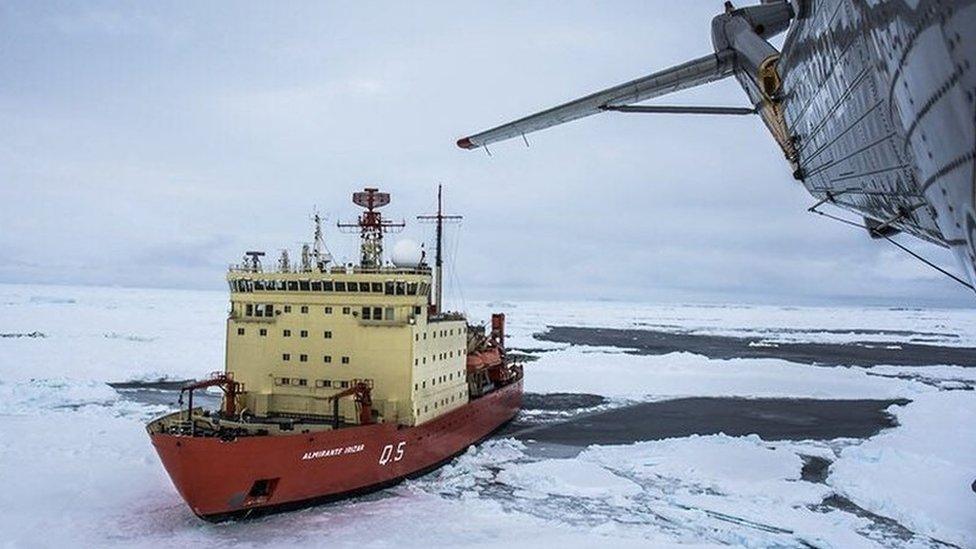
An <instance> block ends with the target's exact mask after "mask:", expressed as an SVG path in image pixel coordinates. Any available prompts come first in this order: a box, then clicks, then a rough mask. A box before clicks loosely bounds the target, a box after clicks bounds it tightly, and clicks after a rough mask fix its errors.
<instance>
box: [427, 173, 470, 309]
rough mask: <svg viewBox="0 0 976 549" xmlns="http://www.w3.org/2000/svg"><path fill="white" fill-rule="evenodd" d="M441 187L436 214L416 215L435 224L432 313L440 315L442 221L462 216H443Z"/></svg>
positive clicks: (442, 266)
mask: <svg viewBox="0 0 976 549" xmlns="http://www.w3.org/2000/svg"><path fill="white" fill-rule="evenodd" d="M442 187H443V185H441V184H438V185H437V213H436V214H434V215H418V216H417V219H421V220H424V221H434V222H435V223H437V249H436V251H435V255H434V273H435V274H434V277H435V279H436V282H437V285H436V286H435V288H436V290H437V291H436V296H437V301H435V302H434V312H435V313H440V312H441V311H442V309H441V306H442V303H443V301H442V300H443V298H444V282H443V280H444V279H443V277H442V274H443V271H444V254H443V247H444V245H443V242H444V221H451V222H453V221H460V220H461V219H462V216H460V215H444V210H443V208H442V203H441V192H442Z"/></svg>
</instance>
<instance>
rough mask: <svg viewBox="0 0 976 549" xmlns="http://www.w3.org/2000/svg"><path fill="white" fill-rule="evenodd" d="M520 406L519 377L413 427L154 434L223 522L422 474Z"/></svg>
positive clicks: (192, 492) (200, 502)
mask: <svg viewBox="0 0 976 549" xmlns="http://www.w3.org/2000/svg"><path fill="white" fill-rule="evenodd" d="M521 405H522V380H521V378H519V379H518V380H517V381H514V382H513V383H511V384H509V385H505V386H503V387H501V388H499V389H497V390H495V391H493V392H491V393H488V394H486V395H484V396H482V397H480V398H478V399H475V400H473V401H471V402H469V403H468V404H466V405H465V406H463V407H461V408H458V409H456V410H453V411H451V412H449V413H447V414H444V415H443V416H440V417H437V418H435V419H432V420H430V421H428V422H427V423H424V424H421V425H418V426H415V427H405V426H398V425H396V424H394V423H380V424H374V425H364V426H361V427H348V428H343V429H337V430H331V431H323V432H317V433H303V434H295V435H287V436H251V437H240V438H237V439H234V440H231V441H223V440H221V439H219V438H214V437H192V436H180V435H170V434H153V435H151V438H152V442H153V446H155V447H156V451H157V452H158V453H159V457H160V459H161V460H162V462H163V466H164V467H165V468H166V471H167V472H168V473H169V476H170V478H171V479H172V480H173V484H174V485H175V486H176V489H177V490H178V491H179V493H180V495H181V496H183V499H184V500H186V502H187V504H189V506H190V508H191V509H192V510H193V512H194V513H196V514H197V515H198V516H200V517H202V518H205V519H208V520H224V519H228V518H234V517H239V516H247V515H249V514H252V513H255V512H268V511H278V510H285V509H288V508H294V507H300V506H305V505H309V504H314V503H320V502H324V501H329V500H336V499H341V498H344V497H348V496H351V495H355V494H359V493H363V492H368V491H372V490H377V489H380V488H384V487H386V486H390V485H392V484H395V483H397V482H399V481H401V480H403V479H405V478H407V477H411V476H416V475H419V474H422V473H425V472H427V471H429V470H431V469H433V468H436V467H437V466H439V465H442V464H444V463H445V462H446V461H448V460H449V459H451V458H452V457H454V456H456V455H457V454H459V453H461V452H463V451H464V450H465V449H466V448H468V447H469V446H471V445H472V444H475V443H477V442H478V441H480V440H482V439H484V438H485V437H487V436H488V435H490V434H491V433H492V432H494V431H495V430H497V429H498V428H499V427H501V426H502V425H504V424H505V423H507V422H508V421H509V420H510V419H512V417H514V416H515V414H516V413H517V412H518V410H519V408H520V407H521Z"/></svg>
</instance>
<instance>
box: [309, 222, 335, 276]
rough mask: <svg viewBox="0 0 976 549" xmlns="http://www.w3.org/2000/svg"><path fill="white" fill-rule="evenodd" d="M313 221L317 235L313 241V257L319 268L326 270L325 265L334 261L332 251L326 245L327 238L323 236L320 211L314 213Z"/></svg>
mask: <svg viewBox="0 0 976 549" xmlns="http://www.w3.org/2000/svg"><path fill="white" fill-rule="evenodd" d="M312 222H313V223H315V237H314V241H313V243H312V258H313V259H314V260H315V266H316V267H318V270H320V271H324V270H325V267H326V266H327V265H328V264H329V263H331V262H332V253H331V252H329V248H328V247H326V245H325V238H323V237H322V216H320V215H319V212H318V211H317V210H316V212H315V213H314V214H313V215H312Z"/></svg>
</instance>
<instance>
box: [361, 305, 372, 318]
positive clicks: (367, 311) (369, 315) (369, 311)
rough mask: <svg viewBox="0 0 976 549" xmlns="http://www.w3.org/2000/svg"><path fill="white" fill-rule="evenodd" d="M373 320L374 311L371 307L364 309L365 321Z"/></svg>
mask: <svg viewBox="0 0 976 549" xmlns="http://www.w3.org/2000/svg"><path fill="white" fill-rule="evenodd" d="M371 319H372V309H371V308H370V307H363V320H371Z"/></svg>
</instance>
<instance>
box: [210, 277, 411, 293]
mask: <svg viewBox="0 0 976 549" xmlns="http://www.w3.org/2000/svg"><path fill="white" fill-rule="evenodd" d="M229 284H230V291H232V292H346V293H360V294H365V293H372V294H382V295H427V292H428V291H430V285H429V284H427V283H426V282H407V281H404V280H387V281H386V282H347V281H342V280H248V279H243V278H238V279H234V280H231V281H229Z"/></svg>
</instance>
